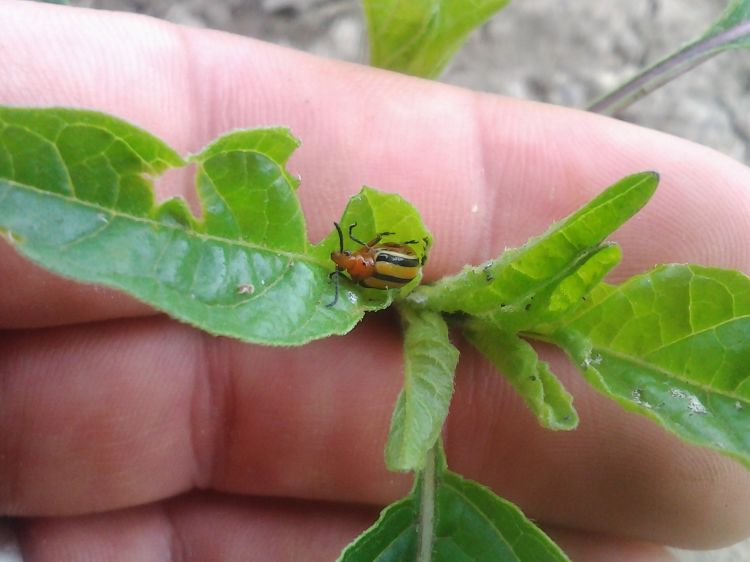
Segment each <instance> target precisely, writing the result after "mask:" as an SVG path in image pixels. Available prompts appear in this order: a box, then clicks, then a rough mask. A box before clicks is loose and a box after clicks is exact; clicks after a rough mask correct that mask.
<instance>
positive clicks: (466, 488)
mask: <svg viewBox="0 0 750 562" xmlns="http://www.w3.org/2000/svg"><path fill="white" fill-rule="evenodd" d="M435 492H436V494H435V495H436V504H435V524H434V529H433V535H434V536H435V541H434V544H433V549H432V560H433V561H434V562H464V561H466V562H528V561H532V560H533V561H534V562H569V559H568V557H567V556H565V554H564V553H563V552H562V551H561V550H560V549H559V548H558V547H557V545H555V544H554V543H553V542H552V541H551V540H550V539H549V537H547V535H545V534H544V533H543V532H542V531H541V530H540V529H539V528H538V527H536V526H535V525H534V524H533V523H532V522H531V521H529V520H528V519H527V518H526V517H525V516H524V515H523V513H521V511H520V510H519V509H518V508H517V507H516V506H514V505H513V504H512V503H510V502H508V501H506V500H504V499H501V498H499V497H497V496H496V495H495V494H493V493H492V491H490V490H489V489H488V488H486V487H484V486H482V485H480V484H477V483H476V482H472V481H470V480H466V479H464V478H462V477H460V476H459V475H458V474H455V473H452V472H449V471H446V472H442V473H441V474H439V475H438V485H437V489H436V491H435ZM419 502H420V492H419V490H418V489H417V490H415V491H414V492H412V494H411V495H410V496H408V497H407V498H405V499H403V500H401V501H399V502H397V503H395V504H393V505H391V506H389V507H388V508H386V509H385V510H384V511H383V513H382V514H381V516H380V519H378V521H377V522H376V523H375V525H373V526H372V527H371V528H370V529H368V530H367V531H365V532H364V533H363V534H362V535H361V536H360V537H359V538H358V539H357V540H356V541H354V542H353V543H352V544H351V545H349V546H348V547H347V548H346V549H345V550H344V552H343V553H342V555H341V557H340V558H339V562H371V561H372V562H374V561H377V562H408V561H413V560H416V551H417V542H418V541H417V539H418V537H417V527H418V523H419V514H418V506H419Z"/></svg>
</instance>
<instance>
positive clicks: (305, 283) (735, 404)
mask: <svg viewBox="0 0 750 562" xmlns="http://www.w3.org/2000/svg"><path fill="white" fill-rule="evenodd" d="M504 4H505V1H495V2H477V3H474V6H475V12H471V13H470V14H469V15H472V14H473V15H474V16H475V17H466V14H467V11H466V9H465V8H464V7H462V10H461V11H460V14H459V13H458V12H456V10H457V8H456V3H455V2H453V3H451V2H447V1H445V2H442V1H438V0H433V1H431V2H429V1H423V2H414V3H403V2H395V1H392V2H388V1H381V2H376V1H374V0H368V1H366V2H365V11H366V15H367V17H368V25H369V31H370V35H371V37H372V58H373V63H375V64H377V65H378V66H385V67H389V68H393V69H395V70H400V71H408V72H410V73H412V74H417V75H421V76H429V77H434V76H436V75H437V74H438V73H439V72H440V70H441V69H442V68H443V67H444V66H445V64H446V63H447V62H448V60H449V59H450V57H451V56H452V54H453V53H454V52H455V51H456V50H457V49H458V48H459V47H460V44H461V42H462V41H463V39H464V38H465V37H466V35H467V34H468V33H469V31H471V29H473V28H474V27H476V26H477V25H479V24H480V23H481V22H482V21H484V20H485V19H486V18H487V17H489V15H491V14H492V13H494V12H495V11H496V10H498V9H499V8H501V7H502V6H503V5H504ZM399 10H400V11H399ZM436 14H437V16H436ZM438 16H439V17H438ZM459 16H461V17H459ZM747 16H748V8H747V4H746V3H744V2H732V4H731V5H730V8H729V9H728V11H727V12H726V14H725V15H724V16H722V18H723V19H722V20H721V21H720V22H719V24H717V26H718V27H716V26H715V27H716V28H717V29H719V31H717V33H719V34H721V33H728V32H727V29H738V28H739V29H744V27H742V26H745V25H746V20H747ZM732 18H735V19H734V20H733V19H732ZM730 20H731V22H730V23H727V22H728V21H730ZM722 21H723V22H724V23H721V22H722ZM415 22H416V23H415ZM414 25H417V27H416V28H415V27H413V26H414ZM730 37H731V38H732V39H731V41H733V42H734V43H737V42H738V41H740V42H741V41H744V40H745V39H744V38H740V39H738V38H737V33H736V32H735V34H734V35H731V34H730ZM742 37H746V35H745V36H742ZM732 46H737V44H733V45H732ZM624 90H627V88H624V89H623V91H624ZM634 91H635V90H634ZM638 91H645V90H644V89H641V90H638ZM634 95H635V94H634ZM626 97H627V96H625V95H624V94H623V95H622V96H619V97H618V96H615V97H614V98H612V99H613V100H616V101H612V102H607V101H601V102H597V103H598V106H597V107H598V108H599V109H602V108H603V107H604V106H607V107H611V108H621V107H623V102H622V100H623V99H624V98H626ZM636 97H637V96H636ZM606 99H607V98H606V97H605V98H603V100H606ZM632 99H635V98H634V97H633V98H632ZM297 146H298V141H297V139H295V138H294V137H293V136H292V134H291V133H290V132H289V131H288V130H286V129H284V128H267V129H253V130H243V131H237V132H233V133H230V134H227V135H224V136H222V137H220V138H218V139H216V140H215V141H214V142H212V143H211V144H209V145H208V146H207V147H206V148H204V149H203V150H202V151H201V152H199V153H198V154H195V155H191V156H189V157H187V158H183V157H182V156H180V155H179V154H177V153H176V152H175V151H174V150H173V149H171V148H170V147H169V146H167V145H165V144H164V143H163V142H161V141H160V140H158V139H157V138H155V137H153V136H152V135H151V134H149V133H148V132H146V131H143V130H141V129H139V128H137V127H134V126H132V125H130V124H128V123H126V122H123V121H121V120H119V119H117V118H114V117H111V116H108V115H104V114H101V113H96V112H91V111H84V110H73V109H64V108H50V109H24V108H2V109H0V228H1V229H2V230H3V231H4V232H5V234H6V236H7V238H8V239H9V240H10V241H11V243H12V244H13V245H14V246H15V248H16V249H17V250H18V251H19V252H20V253H21V254H23V255H25V256H27V257H28V258H30V259H32V260H34V261H35V262H36V263H38V264H41V265H42V266H44V267H46V268H47V269H49V270H51V271H54V272H56V273H59V274H61V275H64V276H67V277H70V278H74V279H78V280H81V281H86V282H92V283H100V284H103V285H107V286H110V287H115V288H118V289H121V290H123V291H126V292H128V293H130V294H132V295H134V296H136V297H138V298H139V299H141V300H143V301H144V302H147V303H149V304H151V305H153V306H155V307H156V308H158V309H161V310H163V311H165V312H167V313H168V314H170V315H171V316H173V317H175V318H177V319H180V320H182V321H184V322H187V323H190V324H192V325H194V326H196V327H198V328H200V329H203V330H205V331H207V332H210V333H212V334H217V335H224V336H229V337H233V338H237V339H240V340H243V341H247V342H253V343H259V344H265V345H285V346H289V345H302V344H305V343H307V342H309V341H311V340H314V339H319V338H323V337H327V336H330V335H334V334H345V333H347V332H348V331H350V330H351V329H352V328H353V327H354V326H355V325H356V324H357V323H358V322H359V321H360V320H361V319H362V317H363V315H364V314H365V313H366V312H369V311H375V310H381V309H383V308H385V307H388V306H390V305H394V306H395V308H396V309H397V311H398V313H399V315H400V317H401V320H402V325H403V332H404V385H403V389H402V391H401V393H400V394H399V397H398V399H397V402H396V405H395V408H394V412H393V416H392V421H391V428H390V433H389V437H388V442H387V445H386V450H385V460H386V464H387V466H388V468H390V469H391V470H394V471H407V472H413V473H414V474H415V478H414V486H413V489H412V491H411V493H410V494H409V495H408V496H407V497H405V498H403V499H402V500H400V501H398V502H396V503H394V504H392V505H390V506H388V507H387V508H386V509H385V510H384V511H383V512H382V514H381V516H380V518H379V519H378V521H377V522H376V523H375V524H374V526H373V527H371V528H370V529H369V530H367V531H366V532H365V533H364V534H363V535H362V536H361V537H359V538H358V539H356V540H355V541H354V542H353V543H352V544H350V545H349V546H348V547H347V548H346V549H345V550H344V552H343V553H342V554H341V557H340V560H342V561H347V562H355V561H356V562H361V561H371V560H383V561H384V560H394V561H395V560H398V561H411V560H414V561H419V562H427V561H429V560H450V561H454V560H478V561H484V560H487V561H489V560H493V561H494V560H501V561H505V560H508V561H526V562H544V561H564V560H568V558H567V557H566V555H565V554H564V553H563V552H562V551H561V550H560V549H559V548H558V547H557V546H556V545H555V544H554V543H553V542H552V541H551V540H550V539H549V538H548V537H547V536H546V535H545V534H544V533H543V532H542V531H541V530H540V529H538V528H537V527H536V526H535V525H534V524H533V523H532V522H531V521H529V520H528V519H527V518H526V517H524V515H523V514H522V513H521V512H520V510H519V509H518V508H517V507H515V506H514V505H512V504H511V503H510V502H508V501H506V500H503V499H501V498H499V497H497V496H496V495H495V494H494V493H492V492H491V491H490V490H489V489H488V488H486V487H484V486H482V485H481V484H479V483H476V482H472V481H470V480H467V479H465V478H463V477H461V476H460V475H458V474H456V473H454V472H452V471H450V470H449V468H448V459H446V457H445V455H444V453H443V450H442V446H441V440H440V433H441V428H442V427H443V424H444V421H445V418H446V416H447V413H448V407H449V403H450V399H451V395H452V391H453V376H454V372H455V369H456V365H457V362H458V351H457V350H456V348H455V347H454V346H453V345H452V343H451V341H450V338H449V324H450V325H451V326H453V327H454V328H455V329H457V330H458V331H460V332H461V333H462V335H463V336H464V337H465V338H466V339H467V340H468V341H469V342H470V343H471V344H472V345H473V346H474V347H476V349H477V350H478V351H479V352H480V353H481V354H483V355H484V356H485V357H487V358H488V359H489V361H490V362H492V363H493V364H494V365H495V366H497V368H498V370H499V371H500V372H502V374H503V375H504V376H505V377H507V379H508V381H509V382H510V384H511V385H512V386H513V387H514V388H515V390H516V391H517V392H518V393H519V394H520V395H521V396H522V397H523V399H524V401H525V402H526V404H527V406H528V407H529V409H530V410H531V411H532V412H533V413H534V415H535V416H536V417H537V419H538V421H539V423H540V424H541V425H542V426H544V427H546V428H548V429H551V430H572V429H574V428H575V427H576V425H577V423H578V415H577V413H576V411H575V409H574V407H573V404H572V398H571V396H570V394H568V392H567V391H566V390H565V388H564V387H563V385H562V384H561V382H560V381H559V380H558V379H557V378H556V376H555V375H554V374H553V373H552V372H551V370H550V368H549V366H548V365H547V364H546V363H544V362H543V361H541V360H539V358H538V357H537V354H536V352H535V350H534V348H533V347H532V345H531V344H530V343H529V342H530V341H542V342H548V343H552V344H554V345H556V346H558V347H559V348H561V349H562V350H563V351H565V353H566V354H567V355H568V357H569V358H570V360H571V361H572V362H573V364H574V365H576V367H577V368H578V369H579V370H580V371H581V373H582V374H583V376H584V377H585V379H586V380H587V381H588V382H589V383H590V384H591V385H592V386H594V387H595V388H596V389H597V390H598V391H600V392H601V393H602V394H604V395H605V396H607V397H609V398H611V399H613V400H615V401H616V402H617V403H619V404H620V405H622V406H623V407H624V408H626V409H628V410H630V411H634V412H637V413H640V414H643V415H645V416H647V417H649V418H650V419H652V420H653V421H655V422H656V423H658V424H660V425H662V426H663V427H665V428H666V429H668V430H669V431H671V432H673V433H674V434H676V435H678V436H679V437H681V438H682V439H684V440H686V441H687V442H690V443H693V444H697V445H701V446H705V447H709V448H712V449H714V450H717V451H719V452H721V453H723V454H726V455H729V456H731V457H733V458H735V459H737V460H738V461H739V462H740V463H742V464H744V465H745V466H748V467H750V415H749V414H748V412H750V373H749V372H748V367H747V366H748V365H750V339H749V338H748V335H750V279H749V278H748V277H746V276H745V275H744V274H742V273H740V272H737V271H727V270H722V269H717V268H708V267H702V266H699V265H685V264H681V265H662V266H657V267H655V268H654V269H652V270H650V271H647V272H644V273H642V274H640V275H636V276H634V277H631V278H630V279H628V280H626V281H624V282H623V283H621V284H619V285H612V284H609V283H606V282H604V281H603V279H604V278H605V276H606V275H607V273H608V272H609V271H611V270H612V268H613V267H615V266H616V265H617V263H618V262H619V260H620V257H621V253H620V249H619V247H618V246H617V244H615V243H612V242H607V241H606V239H607V237H608V236H609V235H610V234H611V233H612V232H613V231H614V230H616V229H617V228H618V227H620V226H621V225H622V224H623V223H624V222H626V221H627V220H628V219H630V218H631V217H632V216H633V215H634V214H635V213H637V212H638V211H639V210H640V209H641V208H642V207H643V206H644V205H645V204H646V203H647V202H648V200H649V199H650V197H651V196H652V195H653V193H654V191H655V190H656V188H657V184H658V175H657V173H655V172H651V171H645V172H638V173H634V174H633V175H631V176H628V177H626V178H623V179H622V180H620V181H618V182H617V183H615V184H614V185H612V186H610V187H608V188H606V189H604V190H603V191H602V192H601V193H600V194H599V195H598V196H597V197H596V198H594V199H593V200H592V201H590V202H589V203H587V204H586V205H584V206H583V207H582V208H580V209H579V210H577V211H576V212H574V213H573V214H571V215H570V216H568V217H567V218H565V219H564V220H562V221H560V222H558V223H556V224H554V225H552V226H551V227H550V228H549V230H547V232H545V233H543V234H541V235H540V236H539V237H537V238H533V239H531V240H529V241H528V242H527V243H526V244H525V245H524V246H522V247H520V248H517V249H511V250H507V251H505V252H504V253H503V254H502V255H500V256H498V257H497V258H496V259H494V260H491V261H488V262H486V263H484V264H481V265H478V266H467V267H466V268H465V269H464V270H463V271H461V272H459V273H458V274H456V275H454V276H451V277H446V278H443V279H441V280H439V281H437V282H436V283H434V284H432V285H425V286H419V285H418V283H419V280H420V279H419V277H418V278H417V279H415V280H414V281H413V282H411V283H409V284H408V285H407V286H406V287H404V288H403V289H401V290H389V291H377V290H371V289H364V288H362V287H359V286H356V285H354V284H352V283H347V282H346V281H343V280H342V281H341V287H340V295H339V298H338V299H337V301H336V303H335V305H334V306H327V305H329V304H330V303H331V298H332V294H333V292H332V285H331V282H330V278H329V276H330V274H331V272H332V270H333V268H334V265H333V263H332V262H331V260H330V253H331V252H332V251H335V250H337V249H338V244H339V239H338V235H337V232H336V231H335V230H332V231H331V232H330V234H329V235H328V236H327V237H326V238H325V239H324V240H322V241H321V242H319V243H317V244H313V243H311V242H310V241H309V240H308V238H307V232H306V228H305V220H304V216H303V213H302V209H301V207H300V204H299V201H298V199H297V195H296V190H297V188H298V183H299V182H298V180H297V179H295V178H294V177H293V176H292V175H291V174H290V173H289V172H288V171H287V169H286V163H287V161H288V159H289V158H290V156H291V155H292V153H293V151H294V150H295V149H296V148H297ZM188 163H191V164H194V165H195V166H196V180H195V181H196V189H197V193H198V198H199V201H200V207H201V218H200V219H198V218H196V217H195V216H194V215H193V214H192V213H191V211H190V210H189V209H188V206H187V204H186V203H185V202H184V201H183V200H181V199H179V198H174V199H169V200H167V201H165V202H163V203H161V204H157V203H156V202H155V198H154V194H153V189H152V187H153V186H152V184H151V181H150V179H149V178H153V177H157V176H159V175H161V174H163V173H164V172H165V171H166V170H168V169H170V168H174V167H180V166H184V165H186V164H188ZM338 222H339V223H340V224H341V225H350V224H355V223H356V224H357V233H358V235H359V236H361V237H362V238H363V239H365V240H367V239H370V238H372V237H374V236H375V235H376V234H378V233H382V232H391V233H396V235H397V238H395V237H394V238H393V239H392V240H391V239H390V238H386V241H393V242H398V241H403V240H418V241H424V244H421V245H415V246H414V250H415V252H417V253H418V256H419V258H420V259H421V258H428V257H429V256H428V255H427V254H428V252H429V246H430V244H431V243H432V238H431V235H430V233H429V231H428V230H427V228H426V226H425V225H423V224H422V221H421V218H420V216H419V214H418V212H417V210H415V209H414V208H413V207H412V206H411V205H410V204H409V203H408V202H406V201H405V200H403V199H402V198H401V197H399V196H398V195H395V194H388V193H383V192H380V191H377V190H375V189H371V188H368V187H365V188H363V189H362V191H361V192H360V193H359V194H358V195H356V196H354V197H353V198H352V199H351V200H350V201H349V204H348V205H347V207H346V209H345V210H344V212H343V214H342V216H341V217H340V218H339V219H338ZM396 235H393V236H396ZM438 242H439V241H438ZM344 243H345V248H346V249H348V250H352V251H353V250H357V249H358V247H359V245H358V244H357V243H355V242H353V241H352V240H349V239H348V238H345V240H344Z"/></svg>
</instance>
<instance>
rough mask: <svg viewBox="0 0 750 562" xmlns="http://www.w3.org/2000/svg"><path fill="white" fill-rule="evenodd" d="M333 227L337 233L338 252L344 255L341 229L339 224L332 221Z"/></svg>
mask: <svg viewBox="0 0 750 562" xmlns="http://www.w3.org/2000/svg"><path fill="white" fill-rule="evenodd" d="M333 226H335V227H336V230H337V231H338V233H339V251H340V252H341V253H342V254H343V253H344V233H343V232H341V227H340V226H339V223H337V222H336V221H333Z"/></svg>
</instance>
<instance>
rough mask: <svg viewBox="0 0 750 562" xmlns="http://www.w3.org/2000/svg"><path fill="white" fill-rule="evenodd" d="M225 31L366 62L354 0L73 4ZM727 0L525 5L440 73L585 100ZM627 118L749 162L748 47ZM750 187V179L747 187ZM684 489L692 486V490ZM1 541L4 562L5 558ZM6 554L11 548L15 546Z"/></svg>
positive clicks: (580, 0)
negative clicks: (133, 13) (749, 184)
mask: <svg viewBox="0 0 750 562" xmlns="http://www.w3.org/2000/svg"><path fill="white" fill-rule="evenodd" d="M70 3H71V4H72V5H75V6H83V7H93V8H104V9H109V10H122V11H130V12H139V13H143V14H148V15H152V16H155V17H159V18H164V19H167V20H171V21H173V22H177V23H181V24H185V25H192V26H199V27H210V28H214V29H223V30H227V31H231V32H234V33H238V34H243V35H248V36H252V37H255V38H259V39H263V40H266V41H270V42H273V43H277V44H282V45H287V46H291V47H295V48H298V49H302V50H305V51H308V52H312V53H315V54H318V55H321V56H324V57H330V58H337V59H343V60H347V61H352V62H365V61H366V59H367V56H366V55H367V53H366V41H365V36H364V31H365V29H364V21H363V18H362V14H361V9H360V6H359V2H358V1H357V0H250V1H242V0H213V1H211V0H203V1H200V0H184V1H175V0H172V1H170V0H151V1H147V0H129V1H126V0H77V1H76V0H73V1H71V2H70ZM725 3H726V2H725V1H724V0H630V1H629V2H601V0H576V1H575V2H573V1H567V0H524V1H520V0H517V1H516V2H511V4H510V5H509V6H508V8H506V9H505V10H504V11H503V12H501V13H500V14H498V15H497V16H496V17H495V18H493V19H492V20H491V21H490V22H488V23H487V24H486V25H484V26H483V27H482V28H481V29H479V30H478V31H477V32H476V33H474V34H473V35H472V36H471V38H470V39H469V41H468V42H467V44H466V46H465V48H464V49H463V50H462V51H461V53H460V54H459V55H458V57H457V58H456V59H455V60H454V62H453V63H452V64H451V66H450V68H449V69H448V71H447V72H446V73H445V75H444V77H443V78H442V80H443V81H445V82H449V83H452V84H456V85H460V86H464V87H467V88H472V89H475V90H482V91H487V92H494V93H498V94H503V95H508V96H512V97H518V98H526V99H533V100H538V101H544V102H549V103H554V104H558V105H564V106H569V107H579V108H580V107H584V106H585V105H586V103H587V102H588V101H590V100H592V99H593V98H595V97H597V96H599V95H601V94H602V93H604V92H607V91H609V90H610V89H611V88H613V87H615V86H616V85H618V84H619V83H620V82H621V81H623V80H624V79H626V78H629V77H630V76H631V75H632V74H633V73H635V72H636V71H637V70H638V69H639V68H642V67H643V66H644V65H646V64H648V63H650V62H653V61H655V60H657V59H658V58H660V57H661V56H663V55H665V54H667V53H668V52H670V51H672V50H673V49H675V48H677V47H678V46H679V45H680V44H682V43H683V42H685V41H687V40H688V39H690V38H692V37H695V36H696V35H698V34H700V33H701V32H702V31H703V30H704V29H705V28H706V26H707V25H708V23H709V22H711V21H712V20H713V19H714V18H716V17H717V16H718V15H719V14H720V13H721V11H722V10H723V8H724V6H725ZM621 118H623V119H625V120H627V121H631V122H634V123H638V124H640V125H644V126H647V127H651V128H654V129H659V130H661V131H665V132H668V133H671V134H674V135H677V136H681V137H684V138H687V139H690V140H692V141H695V142H698V143H701V144H704V145H707V146H710V147H712V148H715V149H716V150H718V151H720V152H723V153H724V154H727V155H729V156H731V157H733V158H735V159H737V160H740V161H742V162H744V163H746V164H750V52H748V51H733V52H729V53H724V54H721V55H719V56H717V57H715V58H714V59H712V60H711V61H709V62H707V63H705V64H703V65H702V66H700V67H698V68H697V69H694V70H693V71H691V72H689V73H688V74H687V75H684V76H682V77H680V78H679V79H677V80H676V81H674V82H672V83H670V84H668V85H667V86H666V87H664V88H662V89H661V90H659V91H657V92H655V93H654V94H652V95H650V96H648V97H647V98H645V99H643V100H641V101H640V102H638V103H637V104H636V105H634V106H633V107H632V108H631V109H628V110H626V111H625V112H624V113H623V114H622V115H621ZM749 187H750V186H749ZM685 493H690V491H689V490H686V491H685ZM2 542H3V541H2V537H0V562H5V560H8V561H9V562H10V561H11V560H12V557H11V555H8V558H4V555H3V548H2ZM7 552H10V550H8V551H7ZM676 555H677V556H678V557H679V559H680V560H681V561H684V562H730V561H731V562H750V541H746V542H745V543H742V544H740V545H736V546H735V547H732V548H730V549H724V550H721V551H711V552H703V553H691V552H685V551H679V552H676Z"/></svg>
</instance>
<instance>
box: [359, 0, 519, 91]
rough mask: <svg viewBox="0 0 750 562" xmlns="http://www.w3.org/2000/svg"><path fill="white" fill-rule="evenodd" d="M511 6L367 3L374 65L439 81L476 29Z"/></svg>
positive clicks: (475, 1)
mask: <svg viewBox="0 0 750 562" xmlns="http://www.w3.org/2000/svg"><path fill="white" fill-rule="evenodd" d="M507 3H508V0H472V1H471V2H464V1H460V0H410V1H408V2H403V1H400V0H364V1H363V4H364V11H365V17H366V19H367V29H368V35H369V39H370V64H371V65H373V66H377V67H380V68H387V69H389V70H395V71H397V72H403V73H406V74H412V75H414V76H422V77H425V78H435V77H437V76H438V75H439V74H440V73H441V71H442V70H443V69H444V68H445V66H446V65H447V64H448V62H449V61H450V59H451V58H452V57H453V55H454V54H455V53H456V52H457V51H458V50H459V49H460V48H461V45H463V43H464V41H465V40H466V38H467V37H468V35H469V33H471V32H472V31H473V30H474V29H475V28H477V27H479V26H480V25H481V24H482V23H484V22H485V21H486V20H487V19H489V18H490V17H491V16H492V15H493V14H494V13H495V12H497V11H499V10H500V9H501V8H503V7H504V6H505V5H506V4H507Z"/></svg>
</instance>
